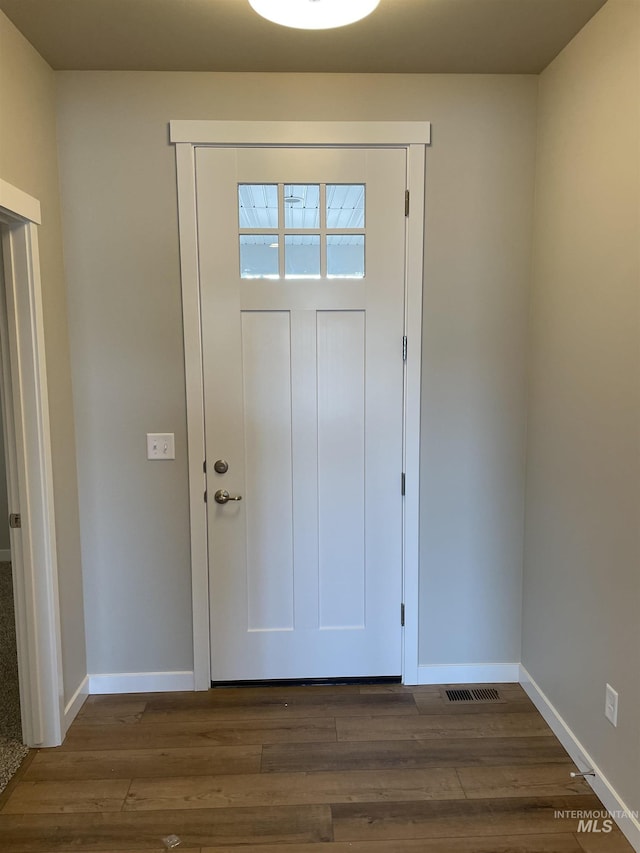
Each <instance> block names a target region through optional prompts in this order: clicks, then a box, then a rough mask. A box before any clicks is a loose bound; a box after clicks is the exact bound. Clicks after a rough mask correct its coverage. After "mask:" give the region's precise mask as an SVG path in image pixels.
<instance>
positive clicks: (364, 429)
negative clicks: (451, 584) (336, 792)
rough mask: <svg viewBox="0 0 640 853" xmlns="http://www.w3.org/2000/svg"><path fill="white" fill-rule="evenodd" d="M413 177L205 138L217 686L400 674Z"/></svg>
mask: <svg viewBox="0 0 640 853" xmlns="http://www.w3.org/2000/svg"><path fill="white" fill-rule="evenodd" d="M405 186H406V151H405V150H404V149H312V148H289V149H283V148H254V149H249V148H239V149H231V148H204V147H203V148H197V149H196V189H197V213H198V241H199V264H200V287H201V310H202V338H203V340H202V344H203V369H204V397H205V401H204V402H205V436H206V452H207V487H208V504H207V506H208V538H209V589H210V613H211V626H210V634H211V678H212V681H215V682H218V681H236V680H237V681H243V680H263V679H306V678H333V677H362V676H389V675H399V674H400V672H401V638H402V634H401V622H400V605H401V595H402V496H401V486H400V482H401V471H402V429H403V377H404V372H403V359H402V336H403V328H404V278H405V275H404V265H405V216H404V190H405ZM223 463H224V464H223ZM227 494H228V495H229V497H230V500H228V501H227V502H223V503H219V502H218V501H220V500H221V501H225V499H226V496H227ZM234 498H241V500H234Z"/></svg>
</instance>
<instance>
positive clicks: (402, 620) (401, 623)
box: [400, 604, 404, 628]
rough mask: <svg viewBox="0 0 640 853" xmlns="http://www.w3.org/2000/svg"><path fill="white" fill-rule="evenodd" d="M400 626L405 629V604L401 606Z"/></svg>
mask: <svg viewBox="0 0 640 853" xmlns="http://www.w3.org/2000/svg"><path fill="white" fill-rule="evenodd" d="M400 625H401V627H402V628H404V604H401V605H400Z"/></svg>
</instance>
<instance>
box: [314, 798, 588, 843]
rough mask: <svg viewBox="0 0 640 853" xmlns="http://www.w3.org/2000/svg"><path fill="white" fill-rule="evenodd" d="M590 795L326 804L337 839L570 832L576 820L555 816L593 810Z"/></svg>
mask: <svg viewBox="0 0 640 853" xmlns="http://www.w3.org/2000/svg"><path fill="white" fill-rule="evenodd" d="M598 807H599V800H598V798H597V797H595V796H594V795H591V794H587V795H580V794H578V795H575V796H572V797H512V798H494V799H482V800H429V801H426V802H422V803H368V804H364V805H359V804H338V805H335V806H332V807H331V812H332V816H333V831H334V836H335V840H336V841H369V840H371V841H373V840H391V839H403V838H448V837H456V836H457V837H465V836H485V837H490V836H496V835H499V836H505V835H521V834H522V835H526V834H530V835H533V834H542V833H561V834H563V833H573V832H575V831H576V829H577V824H578V821H577V820H573V819H572V818H557V817H555V813H556V811H561V810H564V809H593V808H598Z"/></svg>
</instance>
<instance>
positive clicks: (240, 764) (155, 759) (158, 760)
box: [24, 744, 299, 781]
mask: <svg viewBox="0 0 640 853" xmlns="http://www.w3.org/2000/svg"><path fill="white" fill-rule="evenodd" d="M298 748H299V747H298ZM261 755H262V747H261V746H260V745H253V744H249V745H246V746H199V747H190V748H187V749H126V750H125V749H123V750H103V751H98V750H88V751H83V752H65V751H64V750H55V749H53V750H52V749H49V750H41V751H39V752H38V754H37V755H36V756H35V758H34V760H33V761H32V762H31V765H30V767H29V769H28V770H27V772H26V773H25V776H24V778H25V779H29V780H30V781H47V780H48V781H53V780H74V779H133V777H134V776H135V777H138V778H146V777H163V778H168V777H171V776H210V775H214V774H225V773H258V772H259V771H260V764H261Z"/></svg>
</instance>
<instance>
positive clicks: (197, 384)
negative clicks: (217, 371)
mask: <svg viewBox="0 0 640 853" xmlns="http://www.w3.org/2000/svg"><path fill="white" fill-rule="evenodd" d="M169 139H170V142H171V143H173V144H174V145H175V148H176V185H177V196H178V234H179V243H180V277H181V288H182V318H183V334H184V357H185V382H186V405H187V458H188V475H189V511H190V512H189V515H190V543H191V594H192V613H193V664H194V665H193V671H194V689H195V690H207V689H208V688H209V687H210V685H211V661H210V647H209V641H210V637H209V575H208V550H209V549H208V537H207V506H206V502H205V490H206V475H205V472H204V462H205V430H204V384H203V379H204V376H203V361H202V323H201V310H200V275H199V263H198V237H197V197H196V174H195V149H196V147H198V146H213V147H234V148H242V147H255V146H264V147H278V146H280V147H296V146H309V147H314V148H322V147H326V148H344V147H362V148H388V147H395V148H404V149H405V150H406V151H407V184H406V189H408V190H409V193H410V198H411V210H410V215H409V216H408V219H407V231H406V257H405V321H404V325H405V331H404V334H405V335H406V336H407V339H408V341H409V345H408V349H407V360H406V369H405V378H404V381H405V386H404V390H405V394H404V424H403V463H404V466H403V467H404V471H405V473H406V488H405V498H404V507H403V544H402V551H403V602H404V605H405V624H404V629H403V642H402V680H403V683H405V684H416V683H417V678H418V629H419V621H418V615H419V599H418V595H419V534H420V517H419V512H420V476H419V475H420V399H421V387H420V382H421V356H422V346H421V341H422V289H423V278H424V241H425V235H424V225H425V216H424V209H425V160H426V146H427V145H429V143H430V141H431V123H430V122H411V121H410V122H366V121H365V122H277V121H276V122H260V121H256V122H253V121H241V122H238V121H228V122H227V121H206V120H205V121H183V120H179V121H170V122H169ZM413 341H416V344H415V345H413V344H412V342H413Z"/></svg>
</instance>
